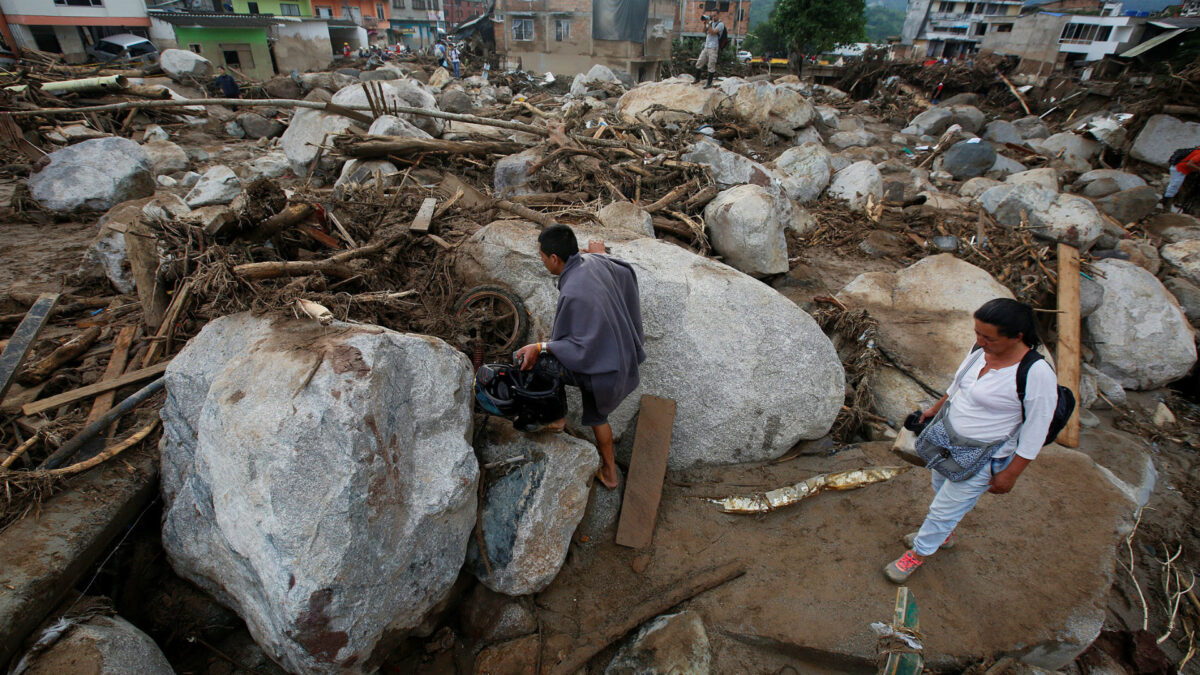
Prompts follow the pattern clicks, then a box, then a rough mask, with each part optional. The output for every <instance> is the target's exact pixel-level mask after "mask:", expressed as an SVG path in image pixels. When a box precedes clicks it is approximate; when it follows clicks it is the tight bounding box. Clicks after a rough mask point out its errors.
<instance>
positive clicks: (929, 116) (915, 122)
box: [903, 105, 985, 136]
mask: <svg viewBox="0 0 1200 675" xmlns="http://www.w3.org/2000/svg"><path fill="white" fill-rule="evenodd" d="M984 119H985V118H984V115H983V113H982V112H980V110H979V108H976V107H975V106H970V105H950V106H946V105H941V106H935V107H933V108H930V109H929V110H926V111H925V112H923V113H921V114H919V115H917V116H916V117H914V118H913V119H912V121H911V122H909V123H908V126H907V127H905V128H904V131H903V133H906V134H913V135H916V136H937V135H939V134H941V133H942V132H943V131H945V130H947V129H949V128H950V127H951V126H952V125H955V124H957V125H959V126H961V127H962V128H963V129H964V130H965V131H970V132H971V133H975V132H976V131H979V129H980V128H981V127H982V126H983V120H984Z"/></svg>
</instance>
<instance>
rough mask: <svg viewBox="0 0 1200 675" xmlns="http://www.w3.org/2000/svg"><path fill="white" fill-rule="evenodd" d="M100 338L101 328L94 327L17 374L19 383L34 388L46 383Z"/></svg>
mask: <svg viewBox="0 0 1200 675" xmlns="http://www.w3.org/2000/svg"><path fill="white" fill-rule="evenodd" d="M98 337H100V327H99V326H92V327H91V328H89V329H87V330H86V331H84V332H82V333H80V334H79V335H76V336H75V337H74V338H71V339H70V340H68V341H67V343H66V344H64V345H62V346H60V347H59V348H58V349H55V350H54V351H52V352H50V354H49V355H48V356H46V357H45V358H43V359H42V360H40V361H38V362H37V363H35V364H33V365H31V366H29V367H28V368H26V369H25V370H23V371H21V372H20V373H17V382H19V383H20V384H22V385H24V386H26V387H32V386H33V385H35V384H40V383H42V382H45V381H46V378H48V377H50V376H51V375H53V374H54V371H56V370H58V369H59V368H61V367H62V366H64V365H66V364H68V363H70V362H71V361H74V360H75V359H76V358H78V357H79V355H80V354H82V353H84V352H86V351H87V350H88V349H89V348H90V347H91V346H92V343H93V342H95V341H96V338H98Z"/></svg>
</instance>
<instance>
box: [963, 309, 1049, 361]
mask: <svg viewBox="0 0 1200 675" xmlns="http://www.w3.org/2000/svg"><path fill="white" fill-rule="evenodd" d="M975 318H976V319H979V320H980V321H982V322H984V323H989V324H991V325H993V326H995V327H996V329H997V330H999V331H1000V334H1001V335H1003V336H1004V337H1007V338H1015V337H1017V336H1018V335H1020V336H1021V341H1022V342H1024V343H1025V344H1026V345H1027V346H1028V347H1029V348H1030V349H1033V348H1034V347H1037V346H1038V345H1039V344H1041V342H1042V341H1041V339H1040V338H1039V337H1038V330H1037V323H1036V322H1035V321H1034V320H1033V308H1032V307H1030V306H1029V305H1027V304H1025V303H1023V302H1017V301H1016V300H1009V299H1008V298H996V299H995V300H988V301H987V302H985V303H983V306H982V307H980V308H979V309H977V310H975Z"/></svg>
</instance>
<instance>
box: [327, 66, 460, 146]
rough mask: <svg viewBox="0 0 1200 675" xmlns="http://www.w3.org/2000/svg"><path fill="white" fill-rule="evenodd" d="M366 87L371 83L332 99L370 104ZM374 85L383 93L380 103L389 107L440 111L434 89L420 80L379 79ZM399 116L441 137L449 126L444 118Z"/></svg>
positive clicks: (346, 89)
mask: <svg viewBox="0 0 1200 675" xmlns="http://www.w3.org/2000/svg"><path fill="white" fill-rule="evenodd" d="M366 87H367V85H366V84H364V83H361V82H356V83H355V84H351V85H349V86H347V87H342V88H341V89H339V90H338V91H337V92H336V93H335V94H334V95H333V99H332V102H333V103H335V104H337V105H362V106H365V105H368V101H367V92H366ZM371 87H372V89H373V90H374V91H376V92H380V93H381V99H380V101H378V102H380V103H382V104H383V105H384V106H385V107H392V106H401V107H407V108H424V109H425V110H432V111H435V112H436V111H438V110H439V108H438V104H437V98H436V97H435V96H434V95H433V92H432V91H430V90H429V87H426V86H425V85H423V84H421V83H420V82H417V81H416V80H413V79H404V80H385V81H376V82H372V83H371ZM399 117H402V118H404V119H406V120H408V121H409V122H411V123H412V124H413V125H414V126H416V127H417V128H419V129H421V130H423V131H425V132H426V133H428V134H430V135H432V136H441V135H442V130H443V129H444V128H445V126H446V121H445V120H443V119H442V118H440V117H428V116H426V115H408V114H401V115H399Z"/></svg>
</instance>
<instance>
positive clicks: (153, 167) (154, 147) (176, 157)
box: [142, 141, 192, 176]
mask: <svg viewBox="0 0 1200 675" xmlns="http://www.w3.org/2000/svg"><path fill="white" fill-rule="evenodd" d="M142 152H144V153H146V159H148V160H149V161H150V171H151V173H153V174H154V175H155V176H159V175H162V174H166V173H175V172H177V171H187V170H188V167H189V166H191V164H192V162H191V160H189V159H188V156H187V153H186V152H184V151H183V148H181V147H179V146H178V145H176V144H174V143H172V142H171V141H149V142H147V143H143V144H142Z"/></svg>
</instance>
